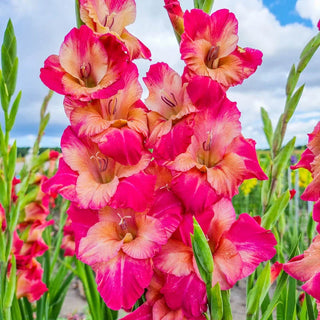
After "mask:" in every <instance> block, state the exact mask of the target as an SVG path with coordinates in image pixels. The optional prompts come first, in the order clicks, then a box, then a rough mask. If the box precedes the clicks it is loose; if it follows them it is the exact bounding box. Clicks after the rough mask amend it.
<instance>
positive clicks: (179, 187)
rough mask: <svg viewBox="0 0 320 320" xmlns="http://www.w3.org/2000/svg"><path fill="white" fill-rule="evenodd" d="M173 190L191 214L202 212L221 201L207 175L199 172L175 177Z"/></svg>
mask: <svg viewBox="0 0 320 320" xmlns="http://www.w3.org/2000/svg"><path fill="white" fill-rule="evenodd" d="M172 190H173V192H174V193H175V194H176V195H177V196H178V197H179V199H180V200H181V201H182V203H183V204H184V206H185V208H186V210H187V211H191V212H202V211H204V210H205V209H206V208H207V207H209V206H210V205H212V204H213V203H215V202H216V201H218V200H219V196H218V195H217V194H216V192H215V191H214V190H213V189H212V188H211V186H210V184H209V183H208V182H207V180H206V176H205V174H202V173H201V172H199V171H198V170H190V171H188V172H186V173H181V174H179V175H177V176H175V177H174V178H173V180H172Z"/></svg>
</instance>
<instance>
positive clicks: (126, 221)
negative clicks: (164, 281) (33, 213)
mask: <svg viewBox="0 0 320 320" xmlns="http://www.w3.org/2000/svg"><path fill="white" fill-rule="evenodd" d="M163 206H164V208H163V209H161V210H158V209H156V208H154V209H153V216H151V215H149V214H148V212H146V213H137V212H134V211H133V210H132V209H112V208H111V207H104V208H103V209H101V210H100V211H99V212H96V213H95V212H94V211H89V210H86V211H83V210H82V211H83V212H81V211H80V214H79V209H77V208H75V207H74V206H73V207H71V208H70V209H69V211H68V213H69V216H70V218H71V220H72V222H73V229H74V232H75V239H76V248H77V249H76V250H77V257H78V258H79V259H80V260H81V261H83V262H85V263H87V264H89V265H90V266H92V268H93V270H95V272H96V281H97V283H98V290H99V292H100V294H101V296H102V297H103V299H104V301H105V303H106V304H107V306H108V307H110V308H112V309H115V310H118V309H120V308H124V309H130V308H131V307H132V306H133V305H134V303H135V302H136V300H137V299H138V298H139V297H140V296H141V294H142V293H143V291H144V289H145V288H146V287H147V286H148V285H149V283H150V281H151V278H152V275H153V266H152V258H153V257H154V255H155V254H156V253H157V252H158V251H159V250H160V248H161V246H162V245H164V244H165V243H166V242H167V240H168V230H170V229H171V227H170V225H171V224H172V223H173V224H176V220H175V219H171V217H170V215H167V214H166V212H165V211H166V204H165V203H163ZM168 209H169V210H171V209H170V207H169V208H168ZM155 211H157V212H159V214H155ZM89 215H91V216H92V219H88V217H89ZM155 216H157V217H155Z"/></svg>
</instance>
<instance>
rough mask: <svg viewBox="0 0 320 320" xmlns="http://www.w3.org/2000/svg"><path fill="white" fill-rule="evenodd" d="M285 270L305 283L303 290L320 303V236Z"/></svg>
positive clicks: (284, 267) (285, 267)
mask: <svg viewBox="0 0 320 320" xmlns="http://www.w3.org/2000/svg"><path fill="white" fill-rule="evenodd" d="M283 270H284V271H285V272H287V273H288V274H289V275H290V276H291V277H293V278H295V279H298V280H300V281H302V282H305V283H304V284H303V285H302V287H301V288H302V289H303V290H304V291H306V292H307V293H308V294H310V295H311V296H312V297H314V298H315V299H316V300H318V301H320V286H319V283H320V235H317V236H316V237H315V238H314V239H313V242H312V243H311V245H310V247H309V248H308V249H307V250H306V251H305V252H304V253H303V254H301V255H299V256H297V257H294V258H293V259H291V260H290V261H289V262H287V263H285V264H284V265H283Z"/></svg>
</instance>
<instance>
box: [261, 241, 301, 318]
mask: <svg viewBox="0 0 320 320" xmlns="http://www.w3.org/2000/svg"><path fill="white" fill-rule="evenodd" d="M298 244H299V239H298V240H297V241H296V242H295V244H294V245H293V249H292V251H291V252H290V255H289V258H288V260H290V259H292V258H293V257H294V256H296V254H297V247H298ZM288 277H289V275H288V274H287V273H285V272H284V271H281V273H280V276H279V277H278V280H277V286H276V289H275V291H274V294H273V297H272V299H271V301H270V303H269V306H268V308H267V310H266V311H265V312H264V313H263V314H262V317H261V319H260V320H268V318H269V317H270V315H271V314H272V311H273V309H274V308H275V307H276V305H277V304H278V303H279V299H280V296H281V294H282V291H283V289H284V288H285V286H286V284H287V279H288ZM281 320H283V318H282V319H281Z"/></svg>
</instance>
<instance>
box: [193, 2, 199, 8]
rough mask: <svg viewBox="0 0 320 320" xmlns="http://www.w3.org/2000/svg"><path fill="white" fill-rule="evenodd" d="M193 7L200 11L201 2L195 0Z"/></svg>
mask: <svg viewBox="0 0 320 320" xmlns="http://www.w3.org/2000/svg"><path fill="white" fill-rule="evenodd" d="M193 5H194V7H195V9H200V0H193Z"/></svg>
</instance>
